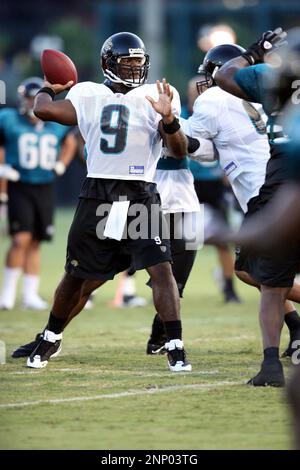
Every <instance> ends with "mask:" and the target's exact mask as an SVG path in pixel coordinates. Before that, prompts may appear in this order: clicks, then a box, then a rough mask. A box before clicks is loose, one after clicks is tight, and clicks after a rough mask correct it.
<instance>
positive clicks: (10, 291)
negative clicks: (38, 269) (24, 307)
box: [0, 267, 22, 308]
mask: <svg viewBox="0 0 300 470" xmlns="http://www.w3.org/2000/svg"><path fill="white" fill-rule="evenodd" d="M21 272H22V269H21V268H8V267H5V268H4V274H3V289H2V294H1V300H0V303H1V305H3V306H4V307H6V308H13V307H14V305H15V301H16V295H17V286H18V280H19V277H20V275H21Z"/></svg>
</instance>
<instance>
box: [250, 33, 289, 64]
mask: <svg viewBox="0 0 300 470" xmlns="http://www.w3.org/2000/svg"><path fill="white" fill-rule="evenodd" d="M286 37H287V34H286V32H285V31H283V30H282V28H276V29H274V31H266V32H265V33H263V35H262V36H261V38H260V39H259V40H258V41H257V42H255V43H254V44H252V46H250V47H248V49H247V50H246V52H244V53H243V54H242V56H243V57H244V58H245V59H246V60H247V61H248V62H249V64H250V65H254V64H261V63H262V62H263V61H264V56H265V54H268V53H269V52H273V51H274V49H278V48H279V47H281V46H283V45H285V44H287V41H286Z"/></svg>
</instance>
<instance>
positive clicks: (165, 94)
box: [146, 78, 173, 118]
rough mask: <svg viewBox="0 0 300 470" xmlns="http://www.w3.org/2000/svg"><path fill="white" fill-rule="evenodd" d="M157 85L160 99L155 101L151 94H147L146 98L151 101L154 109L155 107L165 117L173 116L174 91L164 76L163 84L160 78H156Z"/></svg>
mask: <svg viewBox="0 0 300 470" xmlns="http://www.w3.org/2000/svg"><path fill="white" fill-rule="evenodd" d="M156 86H157V91H158V101H154V99H153V98H152V97H151V96H146V98H147V100H148V101H150V103H151V105H152V107H153V109H155V111H156V112H157V113H158V114H160V115H161V116H162V117H163V118H164V117H168V116H171V115H172V99H173V91H172V90H171V87H170V85H169V83H167V81H166V79H165V78H163V80H162V84H161V83H160V81H159V80H156Z"/></svg>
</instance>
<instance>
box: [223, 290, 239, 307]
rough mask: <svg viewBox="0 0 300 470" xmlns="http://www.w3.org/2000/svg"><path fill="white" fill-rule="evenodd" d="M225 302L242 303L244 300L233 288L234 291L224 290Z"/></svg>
mask: <svg viewBox="0 0 300 470" xmlns="http://www.w3.org/2000/svg"><path fill="white" fill-rule="evenodd" d="M224 302H225V304H227V303H229V302H232V303H236V304H241V303H242V301H241V299H240V298H239V296H238V295H237V294H236V293H235V292H234V291H233V290H232V291H230V290H229V291H224Z"/></svg>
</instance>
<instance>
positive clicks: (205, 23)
mask: <svg viewBox="0 0 300 470" xmlns="http://www.w3.org/2000/svg"><path fill="white" fill-rule="evenodd" d="M0 23H1V27H0V79H1V80H3V81H4V82H5V84H6V90H7V96H6V104H7V105H9V106H15V105H17V98H16V88H17V86H18V85H19V83H20V82H21V81H22V79H23V78H25V77H28V76H30V75H41V69H40V64H39V56H40V52H41V51H42V50H43V49H45V48H53V49H59V50H63V51H64V52H65V53H66V54H68V55H69V56H70V57H71V58H72V60H73V61H74V62H75V64H76V66H77V69H78V74H79V80H80V81H84V80H92V81H101V80H102V73H101V68H100V49H101V45H102V43H103V41H104V40H105V39H106V38H107V37H108V36H110V35H111V34H113V33H115V32H118V31H131V32H135V33H136V34H139V35H140V36H141V37H142V38H143V40H144V42H145V43H146V46H147V48H148V50H149V52H150V55H151V73H150V80H151V81H152V80H155V79H156V78H161V77H163V76H165V77H167V79H168V80H169V81H170V82H171V83H172V84H173V85H174V86H176V88H177V89H178V90H179V92H180V94H181V98H182V101H183V102H185V90H186V84H187V81H188V80H189V79H190V78H191V77H192V76H193V75H195V74H196V71H197V68H198V66H199V64H200V63H201V61H202V59H203V57H204V55H205V51H206V50H207V49H208V48H209V47H211V46H212V45H216V44H219V43H226V42H236V43H238V44H240V45H242V46H247V45H248V44H251V43H252V42H253V41H255V40H256V39H257V37H258V36H259V35H260V34H261V33H262V32H263V31H265V30H267V29H273V28H275V27H277V26H282V27H283V28H285V29H288V28H291V27H293V26H299V24H300V1H299V0H85V1H84V2H82V1H79V0H60V1H59V0H43V2H39V1H37V0H26V1H22V0H21V1H20V0H19V1H17V0H1V2H0ZM75 166H76V164H75ZM78 168H79V167H78ZM78 168H77V167H76V168H75V169H73V171H71V172H68V173H69V174H68V175H66V176H65V177H64V178H65V180H64V179H62V182H61V183H60V186H63V187H64V191H65V193H63V194H62V193H61V194H60V196H59V199H60V202H63V203H73V202H74V200H75V198H76V194H77V193H78V179H80V178H81V177H82V174H83V170H79V169H78ZM66 183H67V184H66ZM66 188H67V189H66ZM61 191H62V190H61Z"/></svg>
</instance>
